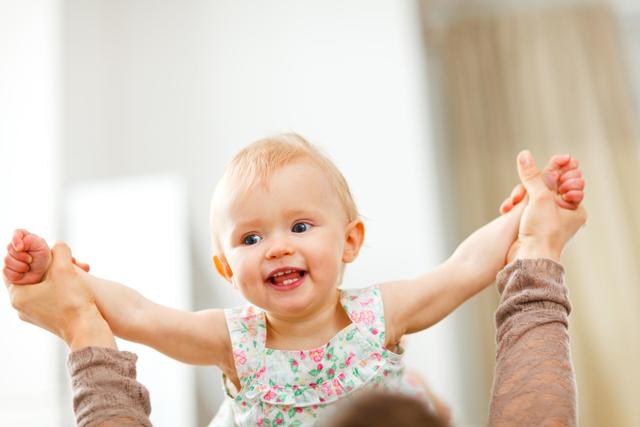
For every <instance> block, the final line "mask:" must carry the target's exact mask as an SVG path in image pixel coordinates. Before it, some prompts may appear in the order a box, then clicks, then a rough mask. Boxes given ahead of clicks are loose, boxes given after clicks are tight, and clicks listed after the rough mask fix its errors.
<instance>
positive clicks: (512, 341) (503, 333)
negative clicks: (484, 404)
mask: <svg viewBox="0 0 640 427" xmlns="http://www.w3.org/2000/svg"><path fill="white" fill-rule="evenodd" d="M563 279H564V270H563V268H562V266H560V265H559V264H557V263H555V262H553V261H551V260H548V259H535V260H531V259H527V260H517V261H515V262H513V263H511V264H509V265H507V266H506V267H505V268H504V269H503V270H502V271H501V272H500V273H499V274H498V277H497V285H498V291H499V292H500V294H501V299H500V305H499V306H498V310H497V311H496V327H497V344H498V348H497V352H496V372H495V379H494V384H493V392H492V397H491V406H490V410H489V425H490V426H515V425H517V426H575V425H576V422H577V421H576V383H575V376H574V372H573V367H572V364H571V353H570V348H569V335H568V333H567V327H568V320H567V316H568V315H569V313H570V311H571V306H570V304H569V299H568V295H567V288H566V287H565V286H564V284H563Z"/></svg>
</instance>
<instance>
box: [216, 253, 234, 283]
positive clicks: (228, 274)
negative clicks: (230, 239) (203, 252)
mask: <svg viewBox="0 0 640 427" xmlns="http://www.w3.org/2000/svg"><path fill="white" fill-rule="evenodd" d="M213 265H215V266H216V270H218V274H220V275H221V276H222V277H223V278H224V279H225V280H226V281H227V282H231V278H232V277H233V272H232V271H231V268H230V267H229V264H228V263H227V259H226V258H225V257H224V255H214V256H213Z"/></svg>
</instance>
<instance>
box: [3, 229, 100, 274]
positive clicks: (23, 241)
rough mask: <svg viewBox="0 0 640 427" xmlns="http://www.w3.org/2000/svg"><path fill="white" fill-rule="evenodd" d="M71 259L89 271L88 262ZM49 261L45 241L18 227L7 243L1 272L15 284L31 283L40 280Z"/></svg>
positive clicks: (49, 254) (49, 257)
mask: <svg viewBox="0 0 640 427" xmlns="http://www.w3.org/2000/svg"><path fill="white" fill-rule="evenodd" d="M71 260H72V261H73V263H74V264H76V265H77V266H78V267H80V268H81V269H83V270H84V271H86V272H88V271H89V264H84V263H81V262H76V260H75V258H71ZM50 263H51V250H50V249H49V246H48V245H47V242H46V241H45V240H44V239H43V238H42V237H40V236H37V235H35V234H33V233H30V232H29V231H27V230H22V229H18V230H15V231H14V232H13V237H12V238H11V242H9V244H8V245H7V255H6V257H5V258H4V267H3V269H2V273H3V274H4V275H5V277H6V278H7V279H8V280H9V281H10V282H11V283H13V284H15V285H32V284H35V283H38V282H41V281H42V279H43V278H44V276H45V274H46V273H47V270H48V269H49V265H50Z"/></svg>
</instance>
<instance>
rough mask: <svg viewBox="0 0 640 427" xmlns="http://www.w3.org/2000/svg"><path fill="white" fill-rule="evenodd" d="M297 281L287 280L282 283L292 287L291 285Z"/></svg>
mask: <svg viewBox="0 0 640 427" xmlns="http://www.w3.org/2000/svg"><path fill="white" fill-rule="evenodd" d="M295 281H296V279H287V280H284V281H283V282H282V284H283V285H290V284H292V283H293V282H295Z"/></svg>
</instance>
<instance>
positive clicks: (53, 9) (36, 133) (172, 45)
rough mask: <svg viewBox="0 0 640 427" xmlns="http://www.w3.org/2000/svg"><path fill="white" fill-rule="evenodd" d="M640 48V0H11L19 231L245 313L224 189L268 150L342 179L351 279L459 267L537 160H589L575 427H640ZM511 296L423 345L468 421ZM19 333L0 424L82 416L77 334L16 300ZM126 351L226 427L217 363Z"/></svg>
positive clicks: (163, 398) (3, 92)
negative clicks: (358, 229)
mask: <svg viewBox="0 0 640 427" xmlns="http://www.w3.org/2000/svg"><path fill="white" fill-rule="evenodd" d="M637 46H640V3H638V2H636V1H633V0H616V1H610V2H595V1H558V0H555V1H533V0H531V1H525V0H522V1H506V0H421V1H420V0H410V1H409V0H406V1H404V0H403V1H399V0H388V1H383V0H376V1H372V0H368V1H364V0H354V1H349V2H344V1H337V0H325V1H322V2H320V1H300V0H281V1H272V2H258V1H255V2H251V1H231V0H219V1H204V0H185V1H180V2H178V1H168V0H161V1H158V0H155V1H151V0H137V1H134V2H132V1H124V0H110V1H106V0H105V1H100V0H82V1H80V0H32V1H29V2H21V1H11V0H0V195H1V197H2V207H3V209H2V211H1V213H0V238H1V239H4V241H6V242H8V241H9V239H10V237H11V234H12V232H13V229H15V228H18V227H21V228H27V229H29V230H32V231H34V232H36V233H38V234H40V235H42V236H45V237H46V238H47V239H48V241H49V242H50V243H51V244H52V243H53V242H54V241H55V240H65V241H68V242H69V243H70V244H71V246H72V248H73V250H74V255H75V256H76V257H77V258H78V259H80V260H83V261H86V262H88V263H90V264H91V266H92V271H93V272H94V274H96V275H99V276H102V277H107V278H109V279H112V280H116V281H119V282H122V283H125V284H127V285H129V286H132V287H135V288H136V289H139V290H140V291H141V292H142V293H143V294H145V295H146V296H148V297H150V298H151V299H153V300H155V301H157V302H161V303H163V304H166V305H169V306H173V307H179V308H183V309H188V310H199V309H204V308H207V307H229V306H232V305H236V304H240V303H242V299H241V297H240V296H239V295H237V294H235V293H234V291H233V290H232V289H231V288H230V287H229V286H228V285H227V284H226V283H225V282H223V281H222V280H221V279H220V278H219V277H216V274H215V271H214V268H213V267H212V265H211V262H210V259H211V258H210V256H211V244H210V239H209V228H208V209H209V198H210V196H211V193H212V190H213V188H214V186H215V183H216V181H217V179H218V178H219V177H220V175H221V173H222V168H223V167H224V165H225V164H226V163H227V162H228V161H229V160H230V158H231V157H232V156H233V154H234V153H235V152H237V151H238V150H239V149H240V148H242V147H243V146H245V145H247V144H248V143H250V142H252V141H254V140H256V139H259V138H261V137H264V136H266V135H270V134H273V133H278V132H286V131H295V132H298V133H300V134H302V135H304V136H305V137H306V138H308V139H309V140H310V141H312V142H313V143H315V144H317V145H318V146H320V147H321V148H322V149H323V150H324V151H325V152H326V153H327V154H328V155H329V156H330V157H331V158H332V159H333V160H334V161H335V163H336V164H337V165H338V167H339V168H340V169H341V170H342V171H343V173H344V175H345V176H346V178H347V180H348V181H349V183H350V185H351V187H352V191H353V193H354V194H355V197H356V202H357V203H358V205H359V208H360V210H361V212H362V213H363V215H364V217H365V224H366V226H367V241H366V244H365V248H364V249H363V251H362V253H361V256H360V258H359V259H358V261H357V262H356V263H354V264H353V265H351V266H350V267H349V269H348V270H347V275H346V277H345V286H348V287H360V286H366V285H369V284H371V283H374V282H381V281H385V280H391V279H398V278H405V277H412V276H415V275H418V274H420V273H422V272H425V271H428V270H430V269H431V268H433V267H434V266H436V265H438V264H439V263H441V262H442V261H443V260H444V259H446V257H447V256H448V255H449V254H450V253H451V252H452V251H453V249H454V248H455V247H456V245H457V244H458V243H459V242H460V241H461V240H462V239H463V238H464V237H465V236H466V235H468V234H469V233H470V232H471V231H473V230H474V229H476V228H478V227H479V226H481V225H482V224H484V223H486V222H488V221H489V220H491V219H492V218H494V217H495V216H496V215H497V213H498V206H499V204H500V202H501V201H502V200H503V199H504V197H506V195H507V194H508V193H509V191H510V190H511V188H512V187H513V185H515V183H516V182H517V176H516V170H515V156H516V154H517V152H518V151H519V150H521V149H524V148H529V149H530V150H531V151H532V152H533V154H534V155H535V157H536V159H537V160H538V163H540V164H543V163H546V161H547V159H548V158H549V156H550V155H551V154H553V153H571V154H572V155H574V156H575V157H577V158H578V159H579V160H580V161H581V167H582V168H583V171H584V174H585V176H586V180H587V191H586V199H585V202H584V203H585V205H586V207H587V210H588V211H589V215H590V216H589V223H588V226H587V227H586V228H585V229H584V230H583V231H582V233H581V234H579V235H578V237H577V238H575V239H574V241H573V242H572V244H571V245H570V247H569V249H568V250H567V251H566V252H565V255H564V258H563V260H564V264H565V267H566V271H567V276H566V279H567V284H568V286H569V288H570V295H571V301H572V304H573V313H572V314H571V318H570V320H571V324H570V332H571V338H572V353H573V358H574V363H575V367H576V370H577V381H578V389H579V400H580V402H579V410H580V425H583V426H602V425H611V426H632V425H635V426H638V425H640V410H638V405H637V397H636V396H637V388H638V387H639V386H640V367H638V363H637V361H638V360H639V359H640V332H639V328H638V325H639V324H640V314H638V313H639V310H638V305H639V303H640V289H639V286H638V284H639V283H640V201H639V200H640V198H639V197H638V195H639V193H638V190H637V186H638V185H639V184H640V172H639V169H640V168H639V166H640V144H639V142H638V141H639V134H640V132H639V126H638V122H639V121H638V119H639V114H638V111H639V109H638V105H639V104H638V102H639V100H640V51H639V50H638V47H637ZM3 247H4V246H3ZM497 301H498V299H497V292H496V290H495V288H493V287H490V288H489V289H487V290H485V291H484V292H482V293H481V294H480V295H479V296H477V297H475V298H473V299H472V300H471V301H469V302H468V303H466V304H465V305H464V306H462V307H461V308H460V309H458V310H457V311H456V312H455V313H454V314H453V315H452V316H450V317H448V318H447V319H445V320H444V321H443V322H441V323H440V324H438V325H436V326H435V327H433V328H431V329H429V330H428V331H425V332H422V333H420V334H416V335H414V336H411V337H409V339H408V342H407V347H408V350H407V361H408V364H409V366H410V367H411V368H412V369H414V370H416V371H418V372H420V373H421V374H422V375H423V376H424V377H425V378H426V379H427V381H428V382H429V384H430V385H431V387H432V388H433V389H434V391H435V392H436V393H437V394H439V395H440V396H442V398H443V399H444V400H445V401H446V402H447V403H448V404H449V405H450V406H451V407H452V409H453V415H454V420H455V422H456V423H457V425H461V426H480V425H485V424H486V417H487V407H488V399H489V394H490V389H491V383H492V375H493V359H494V350H495V349H494V339H495V338H494V332H495V330H494V325H493V311H494V310H495V307H496V304H497ZM0 331H1V333H0V344H1V346H2V351H1V352H0V366H1V368H0V369H1V374H0V425H3V426H5V425H6V426H43V425H46V426H69V425H73V414H72V410H71V397H70V394H69V385H68V382H67V379H66V377H67V373H66V366H65V361H66V355H67V350H66V348H65V346H64V345H63V344H62V343H61V342H60V341H59V340H58V339H57V338H55V337H53V336H51V335H50V334H49V333H47V332H44V331H41V330H39V329H37V328H35V327H33V326H32V325H28V324H26V323H23V322H21V321H20V320H19V319H18V317H17V315H16V313H15V312H14V310H13V309H12V308H11V307H10V304H9V300H8V296H7V293H6V292H2V293H0ZM119 345H120V348H121V349H126V350H131V351H135V352H137V353H138V354H139V355H140V360H139V378H140V379H141V381H142V382H143V383H144V384H145V385H147V386H148V387H149V389H150V391H151V397H152V405H153V413H152V420H153V422H154V425H157V426H162V425H167V426H175V425H184V426H204V425H206V424H207V423H208V422H209V420H210V419H211V417H212V416H213V414H214V413H215V411H216V409H217V407H218V405H219V404H220V402H221V398H222V392H221V385H220V379H219V372H218V371H217V370H216V369H215V368H211V367H196V368H194V367H189V366H185V365H182V364H180V363H178V362H173V361H171V360H170V359H168V358H166V357H164V356H162V355H158V354H156V353H155V352H153V351H151V350H147V349H142V348H140V347H138V346H135V345H133V344H131V343H127V342H120V343H119Z"/></svg>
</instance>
